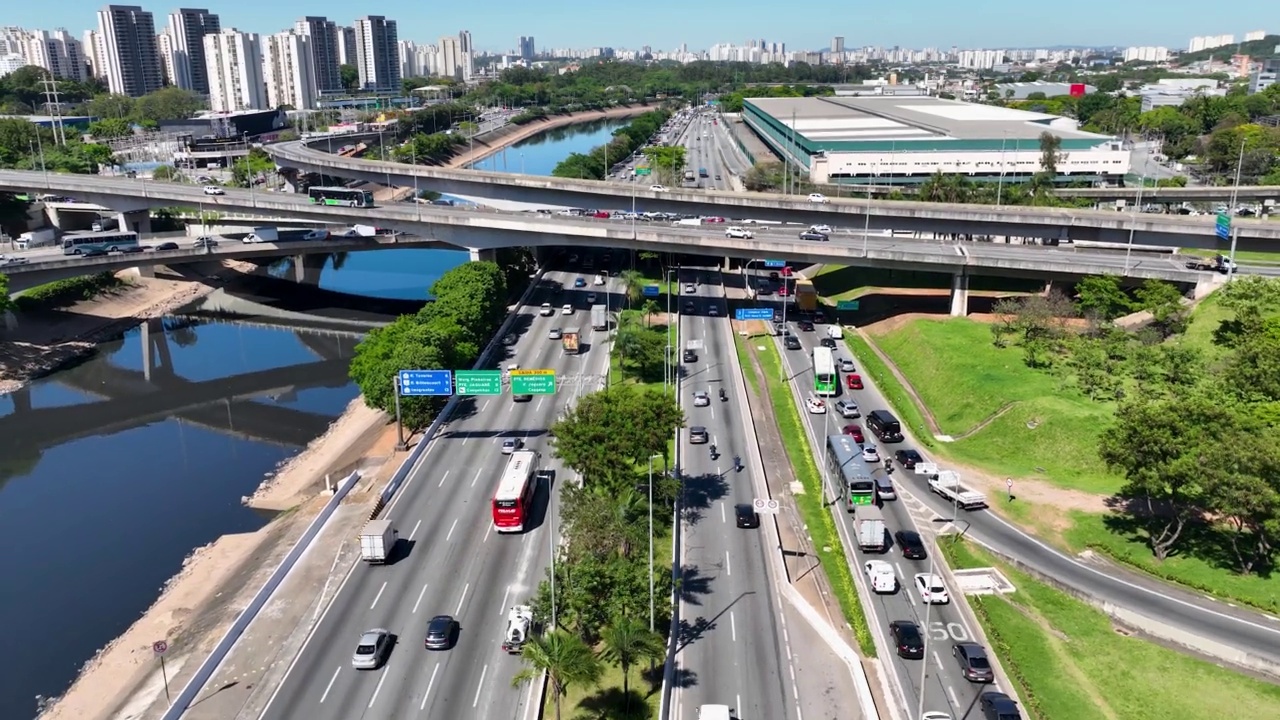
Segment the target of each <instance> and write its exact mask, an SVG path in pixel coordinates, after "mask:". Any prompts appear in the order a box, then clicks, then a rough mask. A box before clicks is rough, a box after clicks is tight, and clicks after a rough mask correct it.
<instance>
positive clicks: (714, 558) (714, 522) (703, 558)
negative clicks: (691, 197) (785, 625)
mask: <svg viewBox="0 0 1280 720" xmlns="http://www.w3.org/2000/svg"><path fill="white" fill-rule="evenodd" d="M679 279H680V281H681V283H680V288H679V290H680V293H681V299H680V311H681V315H680V320H679V322H680V333H679V343H680V348H679V350H680V351H681V354H682V353H683V350H684V349H685V348H687V347H690V346H691V343H692V347H694V352H695V353H696V357H697V359H696V361H694V362H691V363H683V362H682V363H681V365H680V368H681V374H682V378H683V379H682V381H681V385H680V404H681V407H682V408H684V411H685V416H686V418H687V423H688V426H698V425H700V426H703V427H705V428H707V432H708V433H709V434H710V436H711V442H710V443H709V444H706V445H690V444H688V437H689V433H688V430H687V429H686V430H685V431H684V432H683V433H682V440H681V443H682V448H681V453H682V455H681V456H682V458H683V467H682V471H683V473H684V477H685V483H686V494H685V497H686V503H687V507H688V513H687V514H686V516H685V525H684V556H683V558H682V564H683V566H684V573H685V574H684V580H683V587H684V588H685V591H684V593H683V594H682V598H681V611H680V616H681V619H682V621H683V622H682V628H683V630H682V636H683V637H682V640H681V642H682V648H681V650H680V651H679V653H678V654H677V656H676V658H677V663H678V667H679V671H678V672H677V677H678V678H680V683H678V685H677V688H678V689H677V692H676V694H675V695H674V700H673V705H672V707H673V708H674V714H673V717H674V718H676V719H677V720H680V719H681V718H685V719H687V720H695V718H696V717H697V709H698V707H699V706H701V705H704V704H708V703H712V704H714V703H720V704H725V705H729V706H730V707H732V708H735V709H736V710H737V711H738V712H737V717H741V718H748V719H754V718H771V719H776V720H787V719H790V718H795V720H799V715H798V713H797V711H796V703H795V698H794V697H790V698H789V697H788V692H787V689H788V687H789V686H790V685H791V681H790V679H789V677H788V675H787V670H786V662H787V658H788V657H789V656H790V652H789V650H788V649H787V648H785V647H784V644H785V640H784V636H783V633H782V632H781V631H780V627H779V623H778V617H777V610H776V608H777V607H778V604H777V601H776V599H775V597H774V592H773V579H772V577H771V573H770V571H769V567H768V563H767V562H766V557H765V554H764V553H765V552H766V549H765V547H764V545H763V540H764V535H763V532H764V531H763V530H762V529H760V528H755V529H740V528H738V527H737V525H736V522H735V516H734V505H736V504H738V503H750V502H751V501H752V500H753V499H755V497H756V496H757V492H756V490H755V488H754V487H753V484H752V481H751V478H752V474H751V472H749V471H748V470H747V469H746V468H745V466H744V468H743V470H741V471H736V470H735V469H734V463H733V458H734V456H739V457H741V458H743V462H745V459H746V458H747V457H748V455H749V453H748V452H747V443H748V442H749V440H748V439H747V438H746V437H745V436H744V431H743V426H742V423H741V418H740V417H738V415H737V414H738V413H740V412H744V411H745V410H746V409H747V407H748V405H747V400H746V398H744V397H742V396H741V395H740V394H739V392H738V384H737V383H736V382H734V378H735V377H736V375H737V373H739V372H740V369H739V368H738V367H737V355H736V353H735V352H734V349H733V344H732V340H731V337H730V335H729V332H730V331H729V323H728V321H727V320H726V319H725V318H726V307H725V301H724V297H723V291H722V286H721V284H720V282H719V273H717V272H714V271H711V270H701V269H699V270H693V269H689V270H682V271H681V272H680V273H679ZM689 283H693V284H694V288H695V290H696V292H695V293H692V294H690V293H687V292H686V288H687V284H689ZM690 304H691V305H690ZM713 307H714V308H715V309H716V310H717V312H718V317H712V316H711V315H710V311H711V308H713ZM722 388H723V389H724V390H725V392H726V394H727V397H728V399H727V400H724V401H722V400H720V397H719V392H720V390H721V389H722ZM695 392H705V393H707V395H708V396H709V397H710V404H709V405H707V406H704V407H695V406H694V400H693V398H694V393H695ZM751 441H754V439H752V440H751ZM712 445H715V446H716V451H717V453H718V454H717V455H715V456H713V455H712V454H711V452H710V448H711V446H712ZM833 709H834V708H833Z"/></svg>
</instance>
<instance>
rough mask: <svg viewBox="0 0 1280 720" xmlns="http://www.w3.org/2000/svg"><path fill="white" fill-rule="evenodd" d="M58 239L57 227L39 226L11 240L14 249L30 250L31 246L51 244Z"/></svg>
mask: <svg viewBox="0 0 1280 720" xmlns="http://www.w3.org/2000/svg"><path fill="white" fill-rule="evenodd" d="M57 239H58V229H57V228H40V229H39V230H31V231H30V232H24V233H22V234H21V235H19V236H18V239H17V240H14V241H13V249H14V250H30V249H31V248H38V247H43V246H45V245H52V244H54V241H55V240H57Z"/></svg>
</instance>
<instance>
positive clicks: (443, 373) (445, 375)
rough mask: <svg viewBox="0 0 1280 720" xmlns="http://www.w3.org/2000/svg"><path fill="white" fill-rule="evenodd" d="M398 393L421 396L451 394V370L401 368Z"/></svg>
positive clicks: (404, 395)
mask: <svg viewBox="0 0 1280 720" xmlns="http://www.w3.org/2000/svg"><path fill="white" fill-rule="evenodd" d="M399 387H400V395H402V396H403V397H422V396H438V395H452V394H453V371H452V370H401V371H400V382H399Z"/></svg>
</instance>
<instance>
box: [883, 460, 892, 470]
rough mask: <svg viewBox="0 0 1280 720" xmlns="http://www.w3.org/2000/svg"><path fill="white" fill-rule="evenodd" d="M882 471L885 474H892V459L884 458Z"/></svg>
mask: <svg viewBox="0 0 1280 720" xmlns="http://www.w3.org/2000/svg"><path fill="white" fill-rule="evenodd" d="M884 471H885V472H887V473H892V472H893V458H889V457H886V458H885V459H884Z"/></svg>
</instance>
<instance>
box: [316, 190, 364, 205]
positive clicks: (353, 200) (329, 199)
mask: <svg viewBox="0 0 1280 720" xmlns="http://www.w3.org/2000/svg"><path fill="white" fill-rule="evenodd" d="M307 197H308V198H310V199H311V204H312V205H345V206H347V207H373V193H372V192H369V191H368V190H356V189H352V188H344V187H313V188H309V189H308V190H307Z"/></svg>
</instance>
